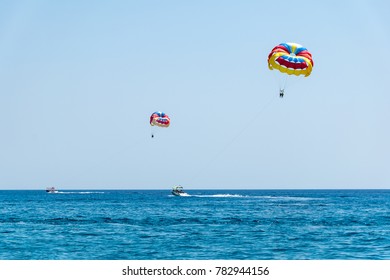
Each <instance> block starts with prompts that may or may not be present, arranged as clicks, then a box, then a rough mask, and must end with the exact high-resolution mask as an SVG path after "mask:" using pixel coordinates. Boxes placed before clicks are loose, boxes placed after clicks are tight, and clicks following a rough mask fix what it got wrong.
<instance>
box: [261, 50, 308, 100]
mask: <svg viewBox="0 0 390 280" xmlns="http://www.w3.org/2000/svg"><path fill="white" fill-rule="evenodd" d="M313 67H314V61H313V58H312V55H311V53H310V52H309V51H308V50H307V49H306V48H304V47H303V46H301V45H300V44H297V43H281V44H279V45H277V46H276V47H274V48H273V49H272V51H271V52H270V54H269V55H268V68H269V69H270V70H275V71H278V72H280V73H281V74H282V75H295V76H304V77H308V76H309V75H310V74H311V71H312V70H313ZM285 80H286V79H285ZM284 89H285V84H284V85H283V86H280V97H283V95H284Z"/></svg>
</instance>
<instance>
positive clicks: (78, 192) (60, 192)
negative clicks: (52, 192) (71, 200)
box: [57, 191, 104, 194]
mask: <svg viewBox="0 0 390 280" xmlns="http://www.w3.org/2000/svg"><path fill="white" fill-rule="evenodd" d="M57 193H61V194H93V193H104V192H60V191H59V192H57Z"/></svg>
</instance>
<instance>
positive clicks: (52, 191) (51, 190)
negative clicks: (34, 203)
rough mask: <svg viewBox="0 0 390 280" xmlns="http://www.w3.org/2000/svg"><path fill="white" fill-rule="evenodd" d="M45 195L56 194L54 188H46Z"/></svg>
mask: <svg viewBox="0 0 390 280" xmlns="http://www.w3.org/2000/svg"><path fill="white" fill-rule="evenodd" d="M46 192H47V193H58V191H57V190H56V188H55V187H50V188H46Z"/></svg>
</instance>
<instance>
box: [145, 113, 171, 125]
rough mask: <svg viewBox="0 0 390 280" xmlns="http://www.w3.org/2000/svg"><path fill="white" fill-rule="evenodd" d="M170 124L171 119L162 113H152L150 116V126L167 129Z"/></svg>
mask: <svg viewBox="0 0 390 280" xmlns="http://www.w3.org/2000/svg"><path fill="white" fill-rule="evenodd" d="M170 123H171V119H170V118H169V117H168V115H167V114H165V113H164V112H154V113H153V114H152V115H151V116H150V125H151V126H154V125H156V126H160V127H168V126H169V124H170Z"/></svg>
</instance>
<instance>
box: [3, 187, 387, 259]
mask: <svg viewBox="0 0 390 280" xmlns="http://www.w3.org/2000/svg"><path fill="white" fill-rule="evenodd" d="M187 192H188V193H189V194H191V196H190V197H174V196H172V195H170V192H169V190H164V191H146V190H139V191H135V190H121V191H116V190H99V191H63V192H60V193H57V194H48V193H46V192H45V191H0V214H1V215H0V259H2V260H15V259H18V260H25V259H27V260H35V259H37V260H43V259H60V260H68V259H72V260H74V259H76V260H81V259H89V260H98V259H105V260H118V259H122V260H143V259H148V260H156V259H158V260H160V259H168V260H175V259H180V260H187V259H225V260H227V259H238V260H251V259H266V260H274V259H278V260H280V259H283V260H302V259H303V260H309V259H338V260H341V259H390V190H213V191H211V190H207V191H206V190H187Z"/></svg>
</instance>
